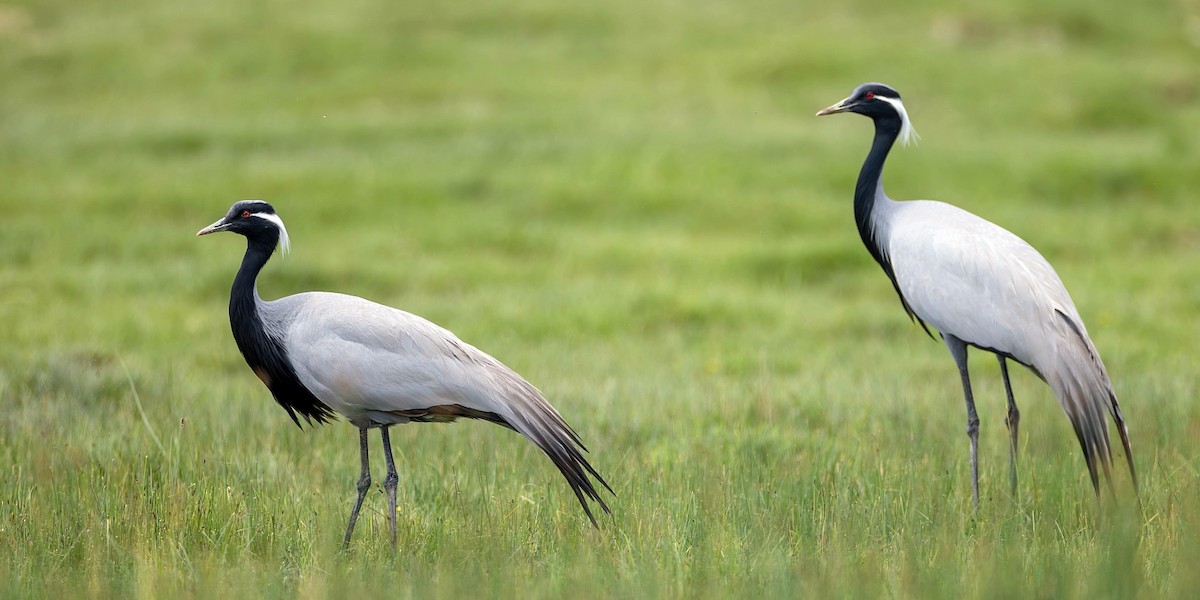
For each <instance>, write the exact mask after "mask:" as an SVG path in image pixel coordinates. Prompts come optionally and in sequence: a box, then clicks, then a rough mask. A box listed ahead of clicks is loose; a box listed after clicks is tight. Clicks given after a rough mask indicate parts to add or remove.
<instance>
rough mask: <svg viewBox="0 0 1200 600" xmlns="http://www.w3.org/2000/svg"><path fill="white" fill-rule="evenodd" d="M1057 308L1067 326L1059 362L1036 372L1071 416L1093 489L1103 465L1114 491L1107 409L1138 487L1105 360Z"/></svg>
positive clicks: (1060, 347)
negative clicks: (1039, 373) (1040, 374)
mask: <svg viewBox="0 0 1200 600" xmlns="http://www.w3.org/2000/svg"><path fill="white" fill-rule="evenodd" d="M1055 312H1056V313H1057V315H1058V317H1059V320H1060V322H1061V323H1062V324H1063V325H1064V326H1065V327H1064V331H1063V333H1064V334H1065V335H1063V336H1062V337H1061V338H1060V344H1059V345H1058V356H1057V365H1056V368H1053V369H1045V370H1042V369H1039V371H1040V372H1041V373H1042V375H1043V376H1044V377H1045V379H1046V382H1047V383H1049V384H1050V387H1051V388H1052V389H1053V390H1054V395H1055V396H1057V397H1058V401H1059V404H1061V405H1062V408H1063V411H1064V412H1065V413H1066V414H1067V418H1068V419H1070V420H1071V425H1072V427H1074V429H1075V435H1076V437H1078V438H1079V446H1080V448H1082V450H1083V456H1084V460H1086V461H1087V466H1088V473H1089V475H1091V479H1092V487H1093V488H1094V489H1095V491H1096V493H1097V494H1099V493H1100V480H1099V472H1098V471H1099V470H1100V469H1103V470H1104V474H1105V478H1106V479H1107V481H1108V486H1109V490H1110V491H1112V446H1111V444H1110V439H1109V435H1108V422H1107V419H1106V418H1105V413H1106V412H1107V413H1108V414H1110V415H1111V416H1112V418H1113V421H1115V422H1116V425H1117V432H1118V433H1119V434H1120V436H1121V445H1122V446H1123V447H1124V450H1125V460H1126V463H1127V464H1128V465H1129V474H1130V477H1131V478H1132V480H1133V485H1134V490H1135V491H1136V490H1137V485H1138V482H1137V470H1136V469H1135V467H1134V463H1133V449H1132V447H1131V445H1130V443H1129V429H1128V427H1127V426H1126V424H1125V417H1124V415H1123V414H1122V413H1121V406H1120V404H1119V403H1118V402H1117V394H1116V392H1115V391H1114V390H1113V387H1112V382H1111V381H1110V380H1109V378H1108V372H1107V371H1106V370H1105V368H1104V363H1103V362H1102V361H1101V360H1100V355H1099V353H1097V352H1096V347H1095V346H1094V345H1093V344H1092V341H1091V340H1090V339H1089V338H1088V336H1087V333H1086V332H1085V331H1084V330H1083V328H1082V327H1081V326H1080V325H1079V324H1077V323H1076V322H1075V320H1074V319H1072V318H1071V317H1069V316H1067V315H1066V314H1065V313H1063V312H1062V311H1058V310H1056V311H1055Z"/></svg>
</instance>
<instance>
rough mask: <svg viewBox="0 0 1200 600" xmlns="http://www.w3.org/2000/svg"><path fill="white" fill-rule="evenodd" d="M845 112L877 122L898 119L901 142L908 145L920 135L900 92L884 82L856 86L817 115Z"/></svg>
mask: <svg viewBox="0 0 1200 600" xmlns="http://www.w3.org/2000/svg"><path fill="white" fill-rule="evenodd" d="M843 112H853V113H858V114H860V115H865V116H867V117H870V118H871V119H872V120H874V121H875V122H876V123H879V122H880V121H885V120H886V121H894V120H898V121H899V126H900V128H899V136H900V142H901V143H903V144H906V145H907V144H908V143H910V142H912V141H914V140H916V139H917V138H918V137H919V136H918V135H917V131H916V130H915V129H913V126H912V121H909V119H908V111H906V110H904V103H903V102H901V101H900V92H897V91H896V90H894V89H892V88H891V87H888V86H886V85H884V84H882V83H864V84H862V85H860V86H858V87H856V88H854V91H853V92H852V93H851V94H850V95H849V96H847V97H846V99H844V100H842V101H841V102H838V103H837V104H834V105H833V106H830V107H828V108H825V109H822V110H821V111H819V112H818V113H817V116H818V117H820V116H824V115H835V114H837V113H843Z"/></svg>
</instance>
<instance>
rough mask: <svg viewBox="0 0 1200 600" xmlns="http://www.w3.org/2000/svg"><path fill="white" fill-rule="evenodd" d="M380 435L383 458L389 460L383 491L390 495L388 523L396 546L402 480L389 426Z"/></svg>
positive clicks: (381, 429) (381, 430)
mask: <svg viewBox="0 0 1200 600" xmlns="http://www.w3.org/2000/svg"><path fill="white" fill-rule="evenodd" d="M379 435H380V437H382V438H383V458H384V459H385V460H387V478H385V479H384V480H383V491H385V492H387V497H388V525H389V526H390V527H391V529H392V548H395V547H396V484H397V483H399V482H400V476H399V475H396V463H395V462H394V461H393V460H392V438H391V436H389V435H388V428H387V427H383V428H380V430H379Z"/></svg>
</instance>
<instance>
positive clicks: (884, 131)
mask: <svg viewBox="0 0 1200 600" xmlns="http://www.w3.org/2000/svg"><path fill="white" fill-rule="evenodd" d="M871 119H872V120H873V121H874V122H875V139H874V140H873V141H872V142H871V151H870V152H868V153H867V159H866V160H865V161H863V166H862V170H861V171H859V172H858V182H857V183H855V184H854V221H855V223H856V224H857V225H858V235H859V237H861V238H862V241H863V245H865V246H866V247H867V251H868V252H870V253H871V257H873V258H874V259H875V262H877V263H879V266H881V267H883V272H884V273H886V274H887V276H888V279H890V280H891V281H892V287H894V288H895V289H896V295H897V296H899V297H900V304H902V305H903V306H904V310H905V312H907V313H908V316H909V318H910V319H913V320H915V321H916V322H917V323H920V324H921V328H922V329H924V330H925V333H928V334H929V337H933V334H932V333H930V331H929V327H927V326H926V325H925V321H923V320H922V319H921V317H919V316H917V314H916V313H915V312H913V309H912V307H911V306H909V304H908V300H907V299H905V298H904V294H903V293H902V292H901V291H900V284H899V283H898V282H897V281H896V272H895V271H894V270H893V269H892V260H891V257H890V256H888V254H887V252H886V251H885V249H884V248H883V244H882V243H881V242H880V240H879V238H878V236H877V235H876V231H875V211H876V210H877V209H878V201H879V198H880V197H882V196H884V193H883V163H884V162H885V161H886V160H887V157H888V153H889V152H891V150H892V146H893V145H895V143H896V138H897V137H899V136H900V128H901V127H902V126H903V124H904V122H903V121H902V120H901V118H900V115H899V114H897V113H896V112H895V111H891V112H890V113H885V114H882V115H871Z"/></svg>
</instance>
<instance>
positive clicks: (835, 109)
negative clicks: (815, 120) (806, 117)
mask: <svg viewBox="0 0 1200 600" xmlns="http://www.w3.org/2000/svg"><path fill="white" fill-rule="evenodd" d="M848 108H850V99H849V98H846V99H845V100H842V101H841V102H838V103H837V104H834V105H833V106H830V107H828V108H822V109H821V110H819V111H817V116H818V117H823V116H825V115H836V114H838V113H840V112H846V109H848Z"/></svg>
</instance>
